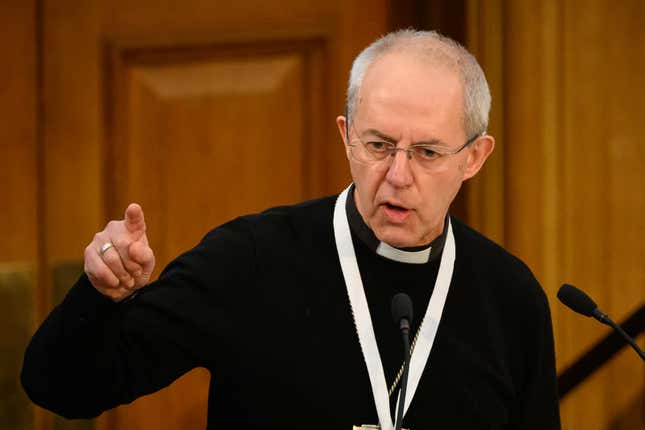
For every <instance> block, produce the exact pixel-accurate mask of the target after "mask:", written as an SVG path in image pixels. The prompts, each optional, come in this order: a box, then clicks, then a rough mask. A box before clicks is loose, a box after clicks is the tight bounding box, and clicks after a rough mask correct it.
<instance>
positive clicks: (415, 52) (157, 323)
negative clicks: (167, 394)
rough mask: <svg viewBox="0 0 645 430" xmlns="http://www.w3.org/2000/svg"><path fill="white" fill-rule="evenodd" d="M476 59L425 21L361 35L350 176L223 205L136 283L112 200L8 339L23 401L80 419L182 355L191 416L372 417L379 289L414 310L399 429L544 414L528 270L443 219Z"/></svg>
mask: <svg viewBox="0 0 645 430" xmlns="http://www.w3.org/2000/svg"><path fill="white" fill-rule="evenodd" d="M489 107H490V94H489V90H488V87H487V84H486V80H485V78H484V76H483V72H482V71H481V69H480V67H479V65H478V64H477V62H476V60H475V59H474V58H473V57H472V56H471V55H470V54H468V53H467V52H466V51H465V50H464V49H463V48H462V47H460V46H459V45H458V44H456V43H455V42H453V41H451V40H450V39H447V38H444V37H442V36H440V35H438V34H436V33H433V32H415V31H412V30H404V31H399V32H396V33H392V34H389V35H387V36H385V37H383V38H381V39H379V40H377V41H376V42H375V43H373V44H372V45H370V47H368V48H367V49H365V50H364V51H363V52H362V53H361V54H360V55H359V56H358V57H357V58H356V60H355V62H354V65H353V67H352V71H351V75H350V82H349V88H348V97H347V113H346V116H340V117H338V118H337V124H338V129H339V131H340V134H341V137H342V139H343V141H344V143H345V149H346V152H347V156H348V159H349V165H350V169H351V172H352V177H353V180H354V183H353V185H352V186H351V187H350V188H348V189H347V190H345V191H344V192H343V193H341V194H340V196H338V197H336V196H335V197H331V198H323V199H320V200H315V201H310V202H305V203H302V204H299V205H296V206H292V207H280V208H274V209H270V210H268V211H266V212H264V213H262V214H258V215H251V216H246V217H242V218H238V219H236V220H234V221H231V222H229V223H228V224H225V225H223V226H221V227H218V228H216V229H215V230H213V231H211V232H210V233H208V234H207V235H206V237H205V238H204V239H203V240H202V242H201V243H200V244H199V245H198V246H197V247H195V248H194V249H192V250H190V251H188V252H187V253H185V254H183V255H182V256H180V257H178V258H177V259H176V260H175V261H174V262H172V263H171V264H170V265H169V266H168V267H167V268H166V269H165V270H164V272H163V273H162V274H161V276H160V278H159V279H158V280H157V281H155V282H152V283H150V284H148V283H149V278H150V273H151V272H152V269H153V266H154V255H153V252H152V250H151V249H150V248H149V247H148V243H147V238H146V230H145V222H144V218H143V212H142V210H141V208H140V207H139V206H138V205H134V204H133V205H130V206H129V207H128V208H127V210H126V214H125V219H124V220H122V221H112V222H110V223H109V224H108V225H107V226H106V228H105V229H104V230H103V231H102V232H100V233H98V234H97V235H96V236H95V237H94V240H93V241H92V242H91V243H90V244H89V245H88V247H87V249H86V251H85V272H86V275H85V276H83V277H81V279H80V280H79V281H78V282H77V284H76V285H75V286H74V287H73V288H72V289H71V291H70V292H69V294H68V295H67V297H66V298H65V300H64V301H63V303H62V304H61V305H59V306H58V307H57V308H56V309H55V310H54V311H53V312H52V314H51V315H50V316H49V318H48V319H47V320H46V321H45V322H44V323H43V326H42V327H41V328H40V329H39V331H38V332H37V333H36V335H35V336H34V339H33V340H32V342H31V344H30V346H29V348H28V350H27V354H26V358H25V365H24V369H23V384H24V386H25V388H26V390H27V392H28V394H29V395H30V397H31V398H32V399H33V400H34V401H35V402H36V403H38V404H41V405H43V406H45V407H47V408H49V409H51V410H53V411H54V412H57V413H59V414H61V415H65V416H68V417H91V416H96V415H98V414H100V413H101V412H102V411H103V410H105V409H108V408H111V407H114V406H116V405H119V404H123V403H127V402H130V401H132V400H134V399H135V398H137V397H139V396H142V395H144V394H147V393H151V392H153V391H156V390H158V389H160V388H162V387H164V386H166V385H168V384H170V383H171V382H172V381H173V380H175V379H176V378H177V377H179V376H180V375H181V374H183V373H185V372H187V371H188V370H190V369H192V368H194V367H196V366H203V367H206V368H207V369H209V370H211V371H212V372H213V373H214V378H213V381H212V383H211V387H210V400H209V417H208V427H209V428H321V429H322V428H325V429H329V428H334V429H343V428H346V429H349V428H351V426H354V425H361V424H380V426H381V428H383V429H392V428H393V426H394V422H393V421H394V420H393V415H394V411H395V409H396V404H397V399H398V393H399V384H400V381H399V377H398V374H399V369H400V368H401V363H402V361H403V360H402V348H401V342H400V333H399V328H398V326H396V325H395V324H393V323H392V321H391V317H390V310H389V309H390V302H391V300H392V297H393V295H394V294H396V293H398V292H405V293H407V294H408V295H409V296H410V297H411V298H412V302H413V304H414V308H415V314H416V315H418V317H416V318H415V321H414V322H416V324H414V323H413V330H412V332H413V333H414V336H415V340H414V344H413V350H412V356H411V365H410V373H409V379H408V384H407V394H406V398H405V402H404V404H405V415H404V418H403V421H402V423H403V426H404V427H406V428H410V429H415V430H416V429H427V428H495V429H501V428H509V429H510V428H513V429H515V428H522V429H529V428H534V429H554V428H559V415H558V405H557V396H556V386H555V370H554V353H553V338H552V331H551V322H550V315H549V309H548V303H547V300H546V298H545V296H544V293H543V292H542V290H541V288H540V286H539V285H538V283H537V281H536V280H535V278H534V277H533V275H532V274H531V272H530V271H529V269H528V268H527V267H526V266H525V265H524V264H523V263H521V262H520V261H519V260H517V259H516V258H514V257H513V256H511V255H510V254H508V253H507V252H506V251H504V250H503V249H502V248H500V247H499V246H497V245H495V244H493V243H492V242H490V241H489V240H487V239H485V238H484V237H483V236H481V235H479V234H478V233H476V232H474V231H473V230H471V229H469V228H468V227H467V226H465V225H463V224H462V223H460V222H459V221H457V220H455V219H453V218H451V217H450V216H448V208H449V206H450V203H451V202H452V200H453V199H454V197H455V195H456V194H457V191H458V190H459V188H460V186H461V183H462V182H463V181H464V180H466V179H468V178H471V177H472V176H474V175H475V174H476V173H477V172H478V171H479V169H480V168H481V167H482V165H483V164H484V162H485V160H486V158H487V157H488V156H489V155H490V153H491V151H492V150H493V147H494V140H493V138H492V137H491V136H489V135H487V134H486V126H487V122H488V111H489Z"/></svg>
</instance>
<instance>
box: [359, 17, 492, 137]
mask: <svg viewBox="0 0 645 430" xmlns="http://www.w3.org/2000/svg"><path fill="white" fill-rule="evenodd" d="M395 49H398V50H406V51H412V52H413V53H415V54H416V55H417V56H419V57H420V58H425V59H429V60H430V61H433V62H436V63H437V64H439V65H441V66H444V67H448V68H449V69H452V70H454V71H456V72H457V74H458V76H459V79H460V80H461V83H462V85H463V90H464V116H463V119H462V121H463V125H464V131H465V132H466V136H474V135H475V134H481V133H483V132H484V131H486V128H487V127H488V113H489V111H490V103H491V96H490V90H489V89H488V83H487V82H486V77H485V76H484V72H483V71H482V69H481V67H480V66H479V63H477V60H476V59H475V57H473V55H472V54H471V53H470V52H468V51H467V50H466V49H465V48H464V47H463V46H461V45H460V44H459V43H457V42H455V41H454V40H452V39H450V38H448V37H446V36H443V35H441V34H439V33H437V32H436V31H417V30H413V29H406V30H398V31H395V32H392V33H389V34H386V35H385V36H382V37H380V38H379V39H377V40H376V41H374V42H373V43H372V44H371V45H369V46H368V47H367V48H365V49H364V50H363V51H362V52H361V53H360V54H358V56H357V57H356V59H355V60H354V63H353V64H352V69H351V71H350V74H349V85H348V87H347V122H348V123H349V121H350V118H353V115H354V113H355V112H356V109H357V107H358V106H357V104H358V93H359V91H360V89H361V85H362V83H363V78H364V77H365V73H366V72H367V70H368V69H369V67H370V66H371V65H372V64H373V63H374V62H375V61H376V60H378V59H379V58H381V57H382V56H383V55H385V54H387V53H389V52H391V51H393V50H395Z"/></svg>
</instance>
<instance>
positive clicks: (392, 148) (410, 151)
mask: <svg viewBox="0 0 645 430" xmlns="http://www.w3.org/2000/svg"><path fill="white" fill-rule="evenodd" d="M352 129H353V130H354V133H355V134H356V135H357V136H358V133H357V132H356V129H354V128H353V127H352ZM482 136H486V131H485V130H484V131H482V132H481V133H477V134H475V135H474V136H472V137H471V138H469V139H468V140H467V141H466V143H464V144H463V145H461V146H460V147H459V148H457V149H455V150H452V151H448V152H440V151H437V150H436V149H435V148H433V147H432V146H431V145H425V144H416V145H410V146H408V147H407V148H399V147H398V146H396V144H395V143H392V142H388V141H385V140H380V141H379V142H381V143H383V144H385V145H386V146H387V147H388V148H387V151H386V152H385V154H386V155H385V156H384V157H383V158H382V159H380V160H379V159H375V160H374V162H379V161H383V160H385V159H387V158H388V157H390V158H394V157H395V155H396V153H397V152H398V151H402V152H405V153H406V155H407V157H408V160H412V159H413V157H414V153H415V150H416V149H417V148H430V149H432V151H434V152H435V153H436V154H437V158H436V159H434V160H428V161H430V162H434V161H438V160H439V159H441V158H442V157H447V156H450V155H455V154H458V153H460V152H461V151H463V150H464V149H466V148H467V147H468V146H470V144H472V143H473V142H474V141H475V140H477V138H479V137H482ZM356 140H358V142H359V143H360V144H361V145H363V148H364V149H365V151H367V152H368V153H370V151H369V149H368V148H367V143H365V142H363V139H361V138H360V137H356V139H353V140H352V141H349V142H348V143H347V146H349V147H350V148H354V147H356V146H357V145H358V144H357V143H354V142H355V141H356ZM350 153H351V150H350ZM352 158H354V157H352ZM355 161H356V162H357V163H361V164H365V162H361V161H359V160H355ZM368 164H369V163H368Z"/></svg>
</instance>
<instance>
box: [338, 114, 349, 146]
mask: <svg viewBox="0 0 645 430" xmlns="http://www.w3.org/2000/svg"><path fill="white" fill-rule="evenodd" d="M336 125H337V126H338V132H339V133H340V137H341V139H343V143H344V144H345V146H347V118H346V117H344V116H343V115H340V116H338V117H337V118H336Z"/></svg>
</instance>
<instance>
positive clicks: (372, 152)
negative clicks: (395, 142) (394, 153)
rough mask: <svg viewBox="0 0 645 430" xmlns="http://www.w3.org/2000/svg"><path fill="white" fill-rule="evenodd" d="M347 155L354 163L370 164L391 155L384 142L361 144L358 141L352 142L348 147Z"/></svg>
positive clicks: (389, 148)
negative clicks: (348, 154)
mask: <svg viewBox="0 0 645 430" xmlns="http://www.w3.org/2000/svg"><path fill="white" fill-rule="evenodd" d="M349 153H350V155H351V157H352V159H354V160H355V161H357V162H359V163H363V164H371V163H374V162H377V161H381V160H383V159H384V158H386V157H387V156H388V155H389V154H390V153H391V147H389V146H388V145H387V143H385V142H368V143H363V142H362V141H360V140H354V141H353V142H352V143H351V145H350V148H349Z"/></svg>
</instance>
